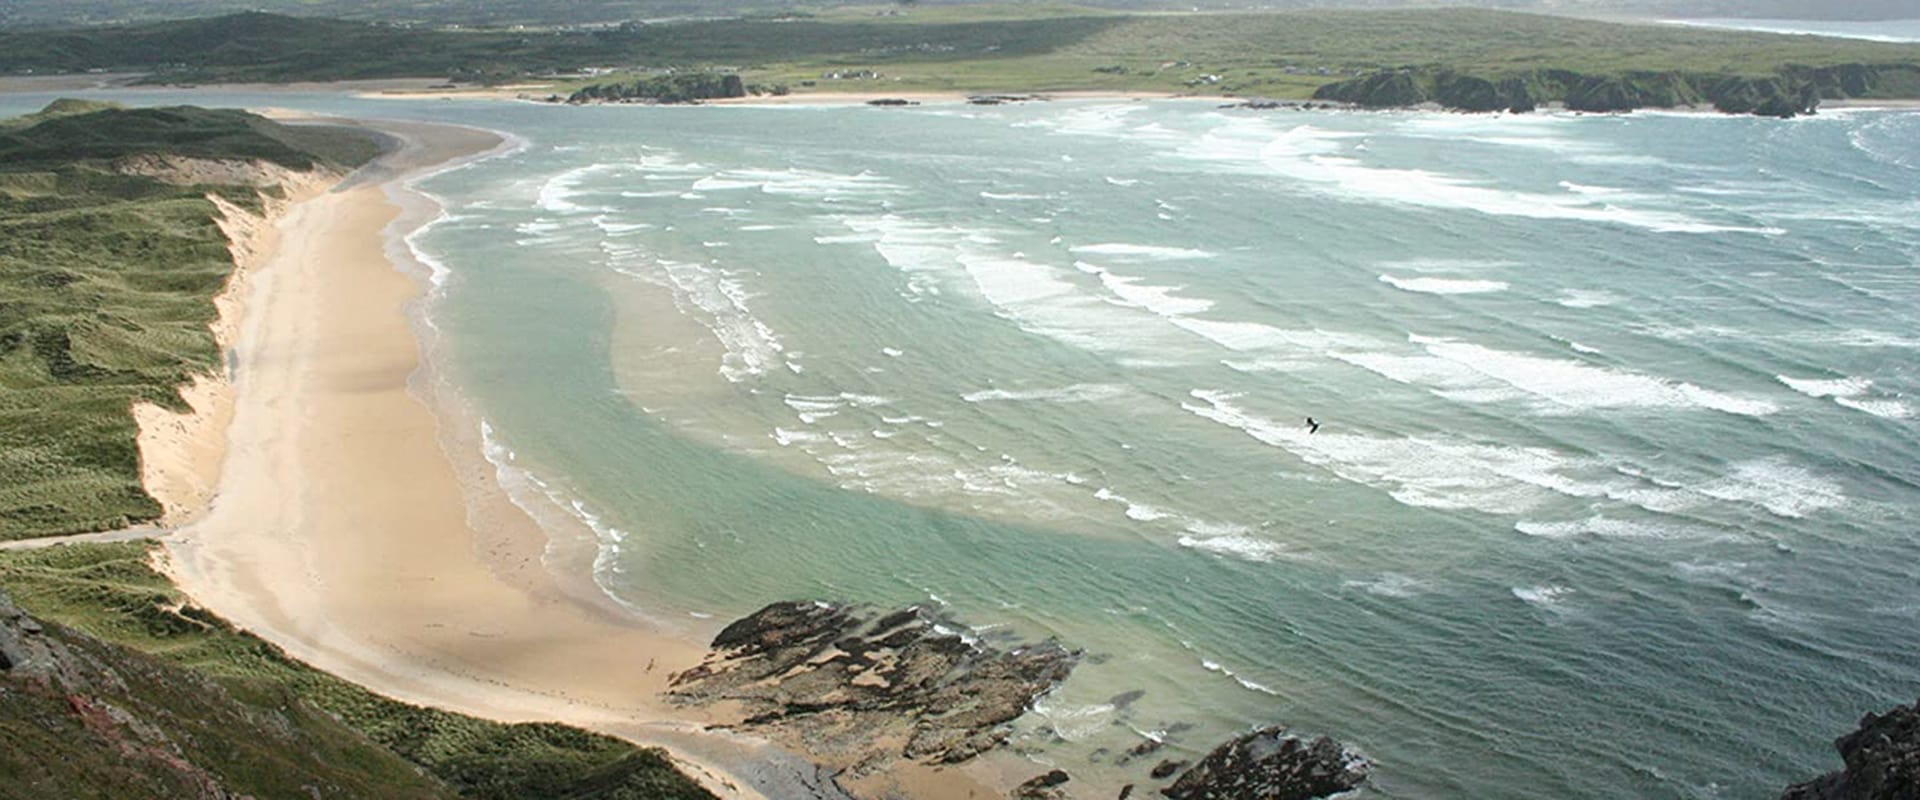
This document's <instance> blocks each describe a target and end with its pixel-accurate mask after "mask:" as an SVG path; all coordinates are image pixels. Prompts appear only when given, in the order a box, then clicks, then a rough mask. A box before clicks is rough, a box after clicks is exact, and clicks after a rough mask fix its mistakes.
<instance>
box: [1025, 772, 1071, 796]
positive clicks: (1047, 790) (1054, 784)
mask: <svg viewBox="0 0 1920 800" xmlns="http://www.w3.org/2000/svg"><path fill="white" fill-rule="evenodd" d="M1069 780H1072V779H1071V778H1069V777H1067V773H1066V771H1065V770H1058V769H1056V770H1053V771H1050V772H1048V773H1047V774H1045V775H1040V776H1038V777H1035V778H1033V779H1032V780H1029V781H1027V782H1026V783H1023V784H1020V786H1019V787H1018V788H1015V789H1014V790H1013V798H1014V800H1066V796H1067V793H1066V791H1065V790H1062V789H1060V788H1058V787H1060V786H1061V785H1063V784H1065V783H1066V782H1067V781H1069Z"/></svg>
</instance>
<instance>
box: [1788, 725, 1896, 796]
mask: <svg viewBox="0 0 1920 800" xmlns="http://www.w3.org/2000/svg"><path fill="white" fill-rule="evenodd" d="M1833 746H1834V749H1836V750H1839V751H1840V758H1841V760H1843V761H1845V762H1846V765H1847V766H1846V768H1845V769H1842V770H1840V771H1839V772H1830V773H1827V774H1826V775H1823V776H1821V777H1819V778H1815V779H1814V780H1811V781H1808V782H1806V783H1801V784H1795V785H1793V786H1789V787H1787V791H1786V793H1785V794H1782V795H1781V796H1780V800H1913V798H1916V797H1920V703H1914V704H1913V707H1911V708H1907V707H1904V706H1902V707H1896V708H1894V709H1893V710H1892V711H1888V712H1887V713H1885V714H1868V715H1866V716H1865V717H1863V718H1862V719H1861V720H1860V729H1859V730H1856V731H1854V732H1853V733H1849V734H1847V735H1845V736H1842V737H1840V738H1839V739H1837V740H1835V741H1834V743H1833Z"/></svg>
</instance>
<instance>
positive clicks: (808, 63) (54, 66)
mask: <svg viewBox="0 0 1920 800" xmlns="http://www.w3.org/2000/svg"><path fill="white" fill-rule="evenodd" d="M1856 63H1857V64H1868V65H1885V64H1920V45H1914V44H1898V43H1884V42H1871V41H1861V40H1852V39H1839V38H1830V37H1818V36H1782V35H1775V34H1765V33H1751V32H1740V31H1725V30H1714V29H1708V28H1700V27H1685V26H1672V25H1651V24H1623V23H1614V22H1603V21H1596V20H1590V19H1576V18H1570V17H1561V16H1549V15H1543V14H1529V13H1518V12H1508V11H1492V10H1476V9H1457V8H1435V9H1403V10H1370V11H1343V10H1324V9H1312V10H1295V11H1280V12H1212V13H1207V12H1200V13H1171V12H1162V13H1126V12H1117V11H1112V10H1104V9H1089V8H1082V7H1076V6H1070V5H1052V4H1033V5H1026V4H999V5H958V6H948V5H926V6H922V5H913V6H864V7H842V8H834V9H830V10H823V11H817V12H805V13H786V14H757V15H755V14H749V15H743V16H740V17H736V18H730V19H701V20H689V21H679V22H671V23H660V24H636V25H625V26H619V27H596V28H572V27H559V28H553V27H550V28H530V29H525V30H513V31H501V30H493V29H468V28H461V29H445V28H430V27H421V26H412V27H399V26H391V25H379V24H369V23H364V22H348V21H341V20H325V19H302V18H293V17H284V16H277V15H273V14H264V13H248V14H239V15H232V16H226V17H215V18H208V19H197V20H183V21H173V22H163V23H154V24H145V25H132V26H124V27H118V28H98V29H83V30H74V31H64V32H42V31H16V32H12V33H0V71H10V72H20V71H23V70H29V69H32V70H38V71H42V72H44V71H81V70H87V69H107V70H143V71H152V72H153V73H154V74H153V76H152V78H151V79H152V80H157V81H163V82H176V83H178V82H189V83H193V82H199V83H204V82H214V81H269V82H280V81H293V80H334V79H349V78H386V77H446V78H457V79H460V80H462V81H470V82H479V83H493V84H503V83H516V82H522V81H526V80H528V79H530V78H532V79H541V80H556V81H558V82H559V83H558V85H557V86H556V87H555V89H554V91H556V92H558V93H560V94H562V95H564V94H566V93H569V92H571V91H573V90H575V89H578V88H580V87H582V86H584V85H587V84H590V83H595V82H606V81H608V80H631V79H633V77H634V76H636V75H644V74H647V73H650V72H651V73H657V72H659V71H663V70H688V69H719V70H727V71H739V72H741V73H742V75H743V77H744V78H745V79H746V80H747V81H748V82H749V83H761V84H776V83H779V84H787V85H788V86H789V88H792V89H794V90H795V91H801V92H833V91H847V92H861V93H874V92H885V91H887V90H888V89H890V88H897V89H899V90H901V91H907V90H932V89H939V90H953V91H1047V90H1056V91H1066V90H1113V91H1180V92H1191V93H1195V94H1237V95H1265V96H1275V97H1304V96H1307V95H1310V94H1311V93H1312V92H1313V90H1314V89H1316V88H1318V87H1319V86H1320V85H1322V84H1325V83H1329V82H1332V81H1335V80H1339V79H1342V78H1346V77H1352V76H1353V75H1356V74H1362V73H1366V72H1369V71H1376V70H1383V69H1396V68H1401V67H1445V68H1449V69H1455V70H1459V71H1463V72H1471V73H1473V74H1477V75H1485V76H1487V77H1494V78H1497V77H1501V76H1503V75H1508V74H1519V73H1524V72H1529V71H1534V70H1540V69H1560V70H1570V71H1574V72H1581V73H1586V74H1599V75H1610V74H1624V73H1629V72H1687V73H1700V74H1716V75H1739V76H1765V75H1773V74H1777V73H1778V72H1780V71H1781V70H1782V69H1785V68H1787V67H1789V66H1792V65H1800V66H1811V67H1821V66H1835V65H1840V64H1856ZM583 71H591V72H590V73H589V72H583ZM866 71H871V72H876V73H879V74H880V77H879V78H877V79H875V78H863V79H856V80H845V79H831V78H822V77H820V76H821V75H822V74H823V73H829V72H866ZM608 72H611V73H613V76H612V77H609V76H608V75H607V74H605V73H608ZM807 82H812V84H813V85H810V86H809V85H805V84H806V83H807ZM1888 91H1894V92H1899V93H1901V94H1906V93H1913V92H1920V89H1914V88H1913V87H1896V88H1893V89H1889V90H1888Z"/></svg>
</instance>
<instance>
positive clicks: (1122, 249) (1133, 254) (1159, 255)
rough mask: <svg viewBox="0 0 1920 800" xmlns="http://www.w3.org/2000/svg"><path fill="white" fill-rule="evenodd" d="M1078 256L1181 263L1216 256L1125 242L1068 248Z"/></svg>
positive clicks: (1201, 252)
mask: <svg viewBox="0 0 1920 800" xmlns="http://www.w3.org/2000/svg"><path fill="white" fill-rule="evenodd" d="M1067 249H1068V250H1070V251H1072V252H1073V253H1074V254H1076V255H1091V256H1108V257H1112V258H1127V259H1137V260H1141V261H1181V260H1188V259H1199V258H1213V257H1214V256H1215V255H1216V254H1215V253H1211V252H1208V251H1206V250H1198V249H1194V248H1191V247H1171V246H1165V245H1153V244H1128V243H1125V242H1101V243H1098V244H1083V245H1075V246H1073V247H1069V248H1067Z"/></svg>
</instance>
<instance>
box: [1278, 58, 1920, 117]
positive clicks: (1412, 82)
mask: <svg viewBox="0 0 1920 800" xmlns="http://www.w3.org/2000/svg"><path fill="white" fill-rule="evenodd" d="M1913 96H1920V64H1877V65H1872V64H1843V65H1838V66H1829V67H1800V66H1796V67H1789V68H1786V69H1784V70H1782V71H1781V72H1780V73H1779V74H1777V75H1760V76H1756V75H1719V74H1698V73H1683V72H1624V73H1618V74H1584V73H1580V72H1574V71H1571V70H1562V69H1546V70H1534V71H1530V72H1522V73H1518V74H1513V75H1503V76H1498V77H1489V76H1483V75H1475V74H1471V73H1468V72H1464V71H1460V70H1455V69H1452V68H1447V67H1406V68H1402V69H1394V70H1387V71H1383V72H1376V73H1374V74H1371V75H1366V76H1362V77H1358V78H1353V79H1351V80H1345V81H1338V82H1335V83H1329V84H1327V85H1325V86H1322V87H1320V89H1319V90H1318V91H1316V92H1315V93H1314V95H1313V97H1314V99H1315V100H1323V101H1331V102H1339V103H1347V104H1350V105H1354V106H1358V107H1361V108H1410V107H1416V106H1423V105H1432V106H1438V107H1441V108H1446V109H1450V110H1455V111H1469V112H1497V111H1508V112H1516V113H1517V112H1526V111H1532V110H1534V109H1535V108H1537V107H1539V106H1542V105H1546V104H1548V103H1560V104H1562V105H1563V106H1565V107H1566V108H1568V109H1570V110H1573V111H1595V112H1620V111H1632V110H1635V109H1640V108H1679V107H1693V106H1701V107H1705V106H1711V107H1713V108H1715V109H1717V110H1719V111H1722V112H1725V113H1728V114H1754V115H1759V116H1766V117H1780V118H1787V117H1794V116H1798V115H1800V114H1810V113H1813V112H1814V110H1815V109H1817V108H1818V107H1819V105H1820V101H1821V100H1841V99H1848V98H1863V97H1913Z"/></svg>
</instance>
